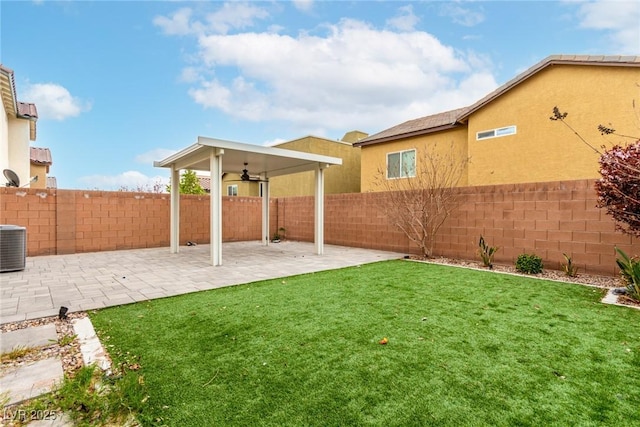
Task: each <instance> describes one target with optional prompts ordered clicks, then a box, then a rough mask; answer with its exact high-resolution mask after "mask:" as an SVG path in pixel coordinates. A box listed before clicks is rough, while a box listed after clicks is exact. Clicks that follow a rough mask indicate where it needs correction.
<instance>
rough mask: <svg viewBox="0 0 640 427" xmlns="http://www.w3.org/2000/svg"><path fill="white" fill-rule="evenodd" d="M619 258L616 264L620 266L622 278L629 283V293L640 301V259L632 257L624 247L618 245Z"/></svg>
mask: <svg viewBox="0 0 640 427" xmlns="http://www.w3.org/2000/svg"><path fill="white" fill-rule="evenodd" d="M616 252H617V253H618V255H619V258H616V264H618V267H619V268H620V275H621V276H622V280H623V281H624V282H625V284H626V285H627V295H629V296H630V297H631V298H633V299H635V300H637V301H640V260H638V259H637V258H635V257H634V258H631V257H629V255H627V254H626V253H625V252H624V251H623V250H622V249H620V248H618V247H616Z"/></svg>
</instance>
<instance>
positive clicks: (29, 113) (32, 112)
mask: <svg viewBox="0 0 640 427" xmlns="http://www.w3.org/2000/svg"><path fill="white" fill-rule="evenodd" d="M18 116H19V117H24V118H26V119H37V118H38V110H37V109H36V104H32V103H29V102H20V101H18Z"/></svg>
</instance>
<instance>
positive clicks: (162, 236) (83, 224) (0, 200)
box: [0, 187, 262, 256]
mask: <svg viewBox="0 0 640 427" xmlns="http://www.w3.org/2000/svg"><path fill="white" fill-rule="evenodd" d="M209 213H210V203H209V197H208V196H194V195H183V196H181V198H180V244H185V243H186V242H187V241H193V242H196V243H209V221H210V216H209ZM169 216H170V200H169V195H168V194H152V193H129V192H114V191H82V190H36V189H16V188H6V187H2V188H0V224H13V225H20V226H23V227H26V228H27V252H28V256H38V255H53V254H67V253H76V252H96V251H108V250H117V249H135V248H150V247H161V246H168V245H169V221H170V218H169ZM223 217H224V218H225V221H224V222H223V223H224V229H223V231H222V237H223V240H225V241H237V240H259V239H260V230H261V218H262V217H261V202H260V199H259V198H255V197H249V198H244V197H233V198H231V197H223Z"/></svg>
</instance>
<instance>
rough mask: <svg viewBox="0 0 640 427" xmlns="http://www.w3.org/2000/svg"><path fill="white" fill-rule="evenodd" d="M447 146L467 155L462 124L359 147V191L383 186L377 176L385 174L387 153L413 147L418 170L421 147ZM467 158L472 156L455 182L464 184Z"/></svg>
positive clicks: (461, 155)
mask: <svg viewBox="0 0 640 427" xmlns="http://www.w3.org/2000/svg"><path fill="white" fill-rule="evenodd" d="M451 147H453V150H454V153H455V155H456V158H458V159H460V160H462V159H464V158H465V157H466V156H467V151H468V147H467V128H466V127H465V126H461V127H458V128H454V129H449V130H444V131H441V132H436V133H430V134H426V135H421V136H415V137H412V138H405V139H402V140H399V141H393V142H387V143H380V144H374V145H371V146H365V147H362V152H361V159H362V177H363V178H362V183H361V189H362V192H363V193H366V192H370V191H384V190H385V187H384V186H381V185H380V183H379V178H380V177H382V176H383V175H384V174H385V171H386V164H387V154H388V153H392V152H397V151H404V150H411V149H414V148H415V149H416V173H420V171H421V170H422V168H423V166H424V158H425V157H424V156H425V150H427V151H431V150H434V149H437V150H440V151H441V152H448V151H449V150H450V148H451ZM471 161H472V159H471V160H470V163H469V165H468V166H467V170H465V171H464V173H463V176H462V178H461V180H460V182H459V186H466V185H468V168H469V167H470V166H471ZM407 179H410V178H407Z"/></svg>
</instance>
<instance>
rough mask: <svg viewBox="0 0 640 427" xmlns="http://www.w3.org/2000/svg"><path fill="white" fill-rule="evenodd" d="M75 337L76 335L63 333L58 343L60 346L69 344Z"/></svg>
mask: <svg viewBox="0 0 640 427" xmlns="http://www.w3.org/2000/svg"><path fill="white" fill-rule="evenodd" d="M75 339H76V335H75V334H74V335H65V336H63V337H62V338H60V339H59V340H58V345H59V346H60V347H64V346H65V345H69V344H71V343H72V342H73V341H74V340H75Z"/></svg>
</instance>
